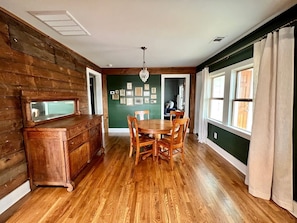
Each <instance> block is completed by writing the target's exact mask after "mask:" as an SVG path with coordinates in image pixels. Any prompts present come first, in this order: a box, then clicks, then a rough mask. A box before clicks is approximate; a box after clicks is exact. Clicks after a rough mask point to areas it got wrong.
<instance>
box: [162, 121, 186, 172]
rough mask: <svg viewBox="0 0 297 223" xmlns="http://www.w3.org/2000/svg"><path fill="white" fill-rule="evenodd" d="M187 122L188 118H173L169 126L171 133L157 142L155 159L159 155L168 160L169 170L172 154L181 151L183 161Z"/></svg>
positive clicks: (171, 164) (171, 163)
mask: <svg viewBox="0 0 297 223" xmlns="http://www.w3.org/2000/svg"><path fill="white" fill-rule="evenodd" d="M189 122H190V119H189V118H182V119H174V120H173V121H172V128H171V133H172V134H171V135H170V136H169V137H165V138H162V139H160V140H158V142H157V148H158V150H157V152H158V154H157V155H158V156H157V159H158V158H159V156H160V157H161V158H165V159H167V160H169V162H170V166H171V170H173V155H175V154H177V153H181V158H182V162H183V163H184V142H185V137H186V134H187V129H188V126H189Z"/></svg>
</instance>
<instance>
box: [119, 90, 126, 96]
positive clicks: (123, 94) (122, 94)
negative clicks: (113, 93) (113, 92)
mask: <svg viewBox="0 0 297 223" xmlns="http://www.w3.org/2000/svg"><path fill="white" fill-rule="evenodd" d="M120 96H122V97H123V96H126V91H125V89H120Z"/></svg>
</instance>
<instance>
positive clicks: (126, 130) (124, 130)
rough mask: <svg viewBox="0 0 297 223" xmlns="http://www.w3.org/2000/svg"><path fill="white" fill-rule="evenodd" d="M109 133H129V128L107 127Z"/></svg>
mask: <svg viewBox="0 0 297 223" xmlns="http://www.w3.org/2000/svg"><path fill="white" fill-rule="evenodd" d="M108 132H109V133H129V128H108Z"/></svg>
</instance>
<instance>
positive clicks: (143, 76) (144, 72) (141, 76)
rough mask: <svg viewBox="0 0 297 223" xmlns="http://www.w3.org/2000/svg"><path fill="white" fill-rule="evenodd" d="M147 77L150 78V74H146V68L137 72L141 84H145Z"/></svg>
mask: <svg viewBox="0 0 297 223" xmlns="http://www.w3.org/2000/svg"><path fill="white" fill-rule="evenodd" d="M149 76H150V73H149V72H148V70H147V68H146V67H144V68H142V69H141V71H140V72H139V77H140V79H141V80H142V82H143V83H145V82H146V81H147V79H148V78H149Z"/></svg>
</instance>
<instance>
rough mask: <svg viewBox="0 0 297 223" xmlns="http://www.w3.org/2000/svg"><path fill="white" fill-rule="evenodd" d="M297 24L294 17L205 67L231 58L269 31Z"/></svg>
mask: <svg viewBox="0 0 297 223" xmlns="http://www.w3.org/2000/svg"><path fill="white" fill-rule="evenodd" d="M296 25H297V19H293V20H291V21H290V22H287V23H286V24H284V25H282V26H280V27H278V28H275V29H274V30H272V31H270V32H268V33H266V34H265V35H264V36H261V37H259V38H257V39H255V40H254V41H252V42H250V43H248V44H246V45H244V46H242V47H240V48H239V49H237V50H235V51H233V52H232V53H229V54H228V55H226V56H224V57H223V58H221V59H218V60H216V61H214V62H212V63H210V64H207V65H206V66H205V67H210V66H211V65H213V64H216V63H218V62H220V61H222V60H226V59H229V57H230V56H232V55H234V54H236V53H238V52H240V51H241V50H243V49H245V48H247V47H249V46H251V45H253V44H254V43H256V42H258V41H260V40H262V39H265V38H266V37H267V35H268V34H269V33H272V32H277V31H279V30H280V29H282V28H284V27H290V26H296Z"/></svg>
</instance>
